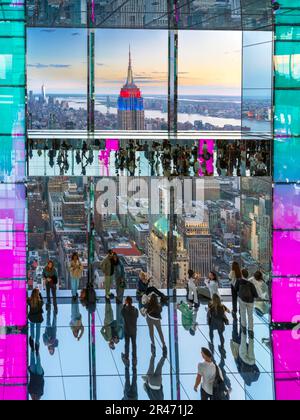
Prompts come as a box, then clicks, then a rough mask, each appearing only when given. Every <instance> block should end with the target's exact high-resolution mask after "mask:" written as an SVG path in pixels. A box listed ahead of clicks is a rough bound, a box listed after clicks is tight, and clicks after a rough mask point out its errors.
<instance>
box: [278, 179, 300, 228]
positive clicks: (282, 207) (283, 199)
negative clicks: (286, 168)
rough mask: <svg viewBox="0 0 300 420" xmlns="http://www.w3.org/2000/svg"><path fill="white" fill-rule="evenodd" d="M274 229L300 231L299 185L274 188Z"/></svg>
mask: <svg viewBox="0 0 300 420" xmlns="http://www.w3.org/2000/svg"><path fill="white" fill-rule="evenodd" d="M274 229H300V185H297V184H291V185H289V184H287V185H276V186H275V188H274Z"/></svg>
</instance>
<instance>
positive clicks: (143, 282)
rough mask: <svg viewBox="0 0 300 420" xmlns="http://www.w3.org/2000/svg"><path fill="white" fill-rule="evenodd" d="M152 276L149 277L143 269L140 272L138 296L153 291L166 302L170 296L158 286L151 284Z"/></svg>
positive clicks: (140, 296)
mask: <svg viewBox="0 0 300 420" xmlns="http://www.w3.org/2000/svg"><path fill="white" fill-rule="evenodd" d="M150 282H151V278H148V276H147V273H144V272H143V271H141V272H140V275H139V281H138V286H137V297H138V299H141V298H142V297H143V296H144V295H147V296H149V295H151V293H155V294H156V295H157V296H158V297H160V298H161V302H162V303H163V304H166V303H167V302H168V298H167V297H166V296H165V295H164V294H163V293H162V292H160V291H159V290H158V289H157V288H156V287H153V286H150Z"/></svg>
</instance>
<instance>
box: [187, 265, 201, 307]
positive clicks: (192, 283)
mask: <svg viewBox="0 0 300 420" xmlns="http://www.w3.org/2000/svg"><path fill="white" fill-rule="evenodd" d="M188 274H189V278H188V300H189V302H190V303H193V304H194V305H195V307H199V298H198V289H197V286H196V280H197V278H198V277H197V274H195V272H194V271H193V270H189V273H188Z"/></svg>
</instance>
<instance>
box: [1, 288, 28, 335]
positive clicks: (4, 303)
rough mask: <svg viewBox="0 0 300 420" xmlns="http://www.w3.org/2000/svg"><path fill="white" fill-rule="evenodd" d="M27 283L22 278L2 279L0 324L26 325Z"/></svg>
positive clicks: (2, 325) (6, 325) (10, 325)
mask: <svg viewBox="0 0 300 420" xmlns="http://www.w3.org/2000/svg"><path fill="white" fill-rule="evenodd" d="M26 310H27V308H26V283H25V281H23V280H21V281H19V280H10V281H4V280H2V281H0V325H1V327H13V326H24V325H26V322H27V320H26Z"/></svg>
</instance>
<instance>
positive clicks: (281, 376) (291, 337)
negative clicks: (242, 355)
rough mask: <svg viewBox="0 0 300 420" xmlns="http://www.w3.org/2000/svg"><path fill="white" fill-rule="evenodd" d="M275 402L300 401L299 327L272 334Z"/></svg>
mask: <svg viewBox="0 0 300 420" xmlns="http://www.w3.org/2000/svg"><path fill="white" fill-rule="evenodd" d="M273 350H274V369H275V387H276V398H277V400H289V401H299V400H300V326H299V330H298V331H297V330H294V331H274V332H273Z"/></svg>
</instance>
